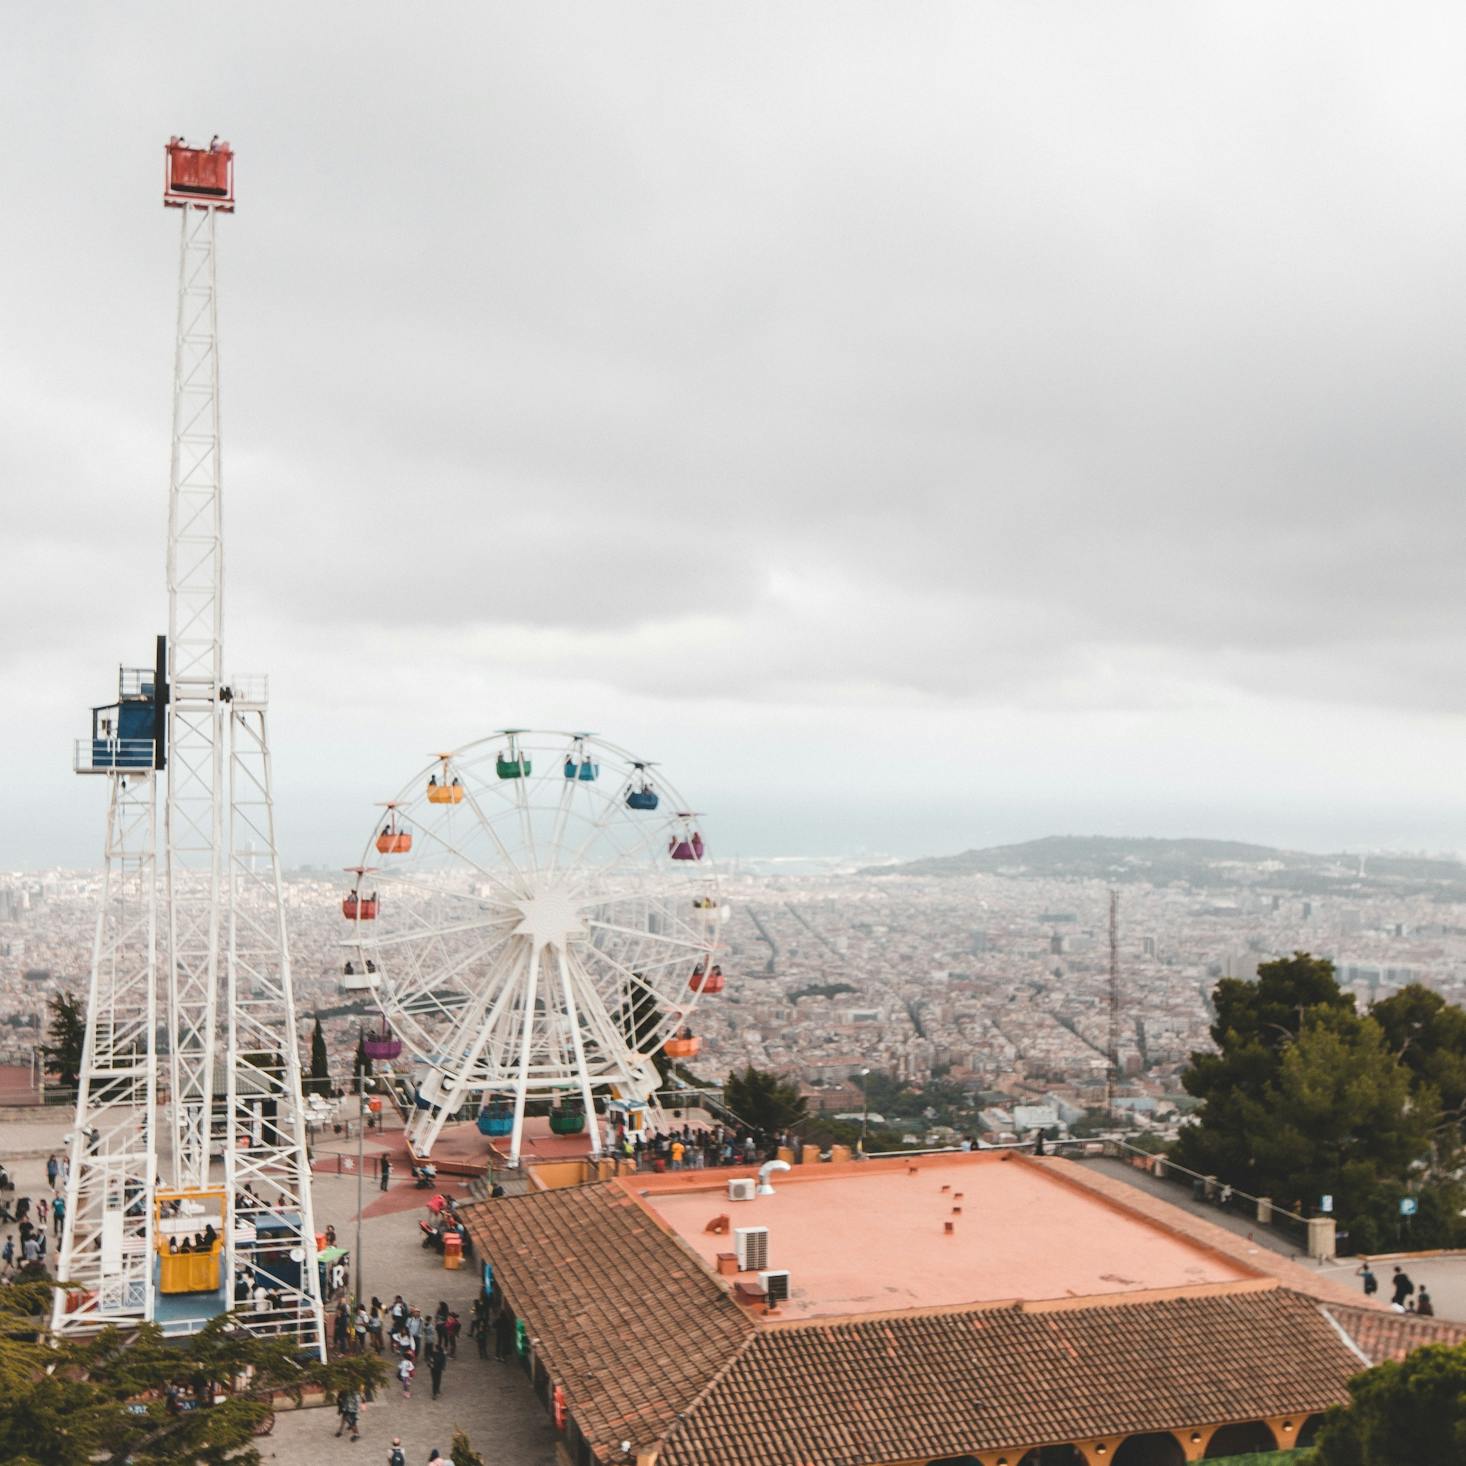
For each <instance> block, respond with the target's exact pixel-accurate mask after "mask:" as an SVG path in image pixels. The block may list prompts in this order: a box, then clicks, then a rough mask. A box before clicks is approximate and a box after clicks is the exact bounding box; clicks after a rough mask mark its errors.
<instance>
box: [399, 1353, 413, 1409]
mask: <svg viewBox="0 0 1466 1466" xmlns="http://www.w3.org/2000/svg"><path fill="white" fill-rule="evenodd" d="M416 1373H417V1369H416V1367H415V1366H414V1364H413V1362H412V1356H411V1355H410V1354H404V1355H403V1356H402V1358H401V1359H400V1360H399V1361H398V1363H397V1378H398V1379H400V1380H401V1381H402V1398H403V1399H404V1400H410V1399H412V1377H413V1375H414V1374H416Z"/></svg>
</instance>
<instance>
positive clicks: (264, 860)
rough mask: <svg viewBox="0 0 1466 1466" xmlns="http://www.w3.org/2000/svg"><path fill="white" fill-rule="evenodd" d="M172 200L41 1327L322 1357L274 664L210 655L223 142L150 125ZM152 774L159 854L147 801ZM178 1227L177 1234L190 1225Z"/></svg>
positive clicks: (220, 539) (218, 566) (107, 713)
mask: <svg viewBox="0 0 1466 1466" xmlns="http://www.w3.org/2000/svg"><path fill="white" fill-rule="evenodd" d="M163 203H164V205H165V206H166V207H168V208H174V209H177V210H179V218H180V246H179V267H178V315H177V335H176V344H175V354H174V373H173V442H172V466H171V473H170V476H169V493H168V555H167V582H168V635H167V637H166V638H164V637H159V638H158V641H157V649H156V653H155V657H154V661H153V665H152V666H151V667H144V668H136V667H123V668H122V669H121V670H120V672H119V677H118V692H117V701H116V702H114V703H109V704H106V705H103V706H101V707H96V708H94V709H93V710H92V731H91V736H90V737H89V738H84V739H81V740H79V741H78V743H77V747H76V757H75V764H74V767H75V769H76V771H77V772H78V773H82V774H93V775H99V776H102V777H105V778H106V779H107V782H108V786H109V791H110V794H109V801H108V813H107V837H106V845H105V862H104V871H103V877H102V890H101V898H100V905H99V910H98V915H97V926H96V933H95V938H94V945H93V957H92V972H91V981H90V986H89V992H88V1004H87V1026H86V1043H85V1048H84V1051H83V1056H82V1064H81V1072H80V1076H79V1085H78V1095H77V1109H76V1125H75V1128H74V1130H73V1132H72V1135H71V1140H70V1160H71V1167H70V1176H69V1179H68V1183H67V1191H66V1219H65V1228H64V1232H63V1235H62V1243H61V1253H60V1257H59V1259H58V1266H57V1276H58V1277H59V1278H60V1279H62V1280H63V1281H67V1282H70V1283H73V1284H75V1285H78V1286H77V1287H76V1288H75V1289H74V1290H73V1291H71V1292H69V1293H66V1294H59V1293H58V1295H57V1299H56V1304H55V1311H54V1315H53V1320H52V1323H53V1328H54V1329H55V1330H56V1331H57V1332H58V1333H88V1332H92V1331H95V1330H96V1329H98V1328H102V1327H105V1326H107V1325H118V1326H121V1327H128V1326H132V1325H137V1324H141V1323H145V1322H157V1323H158V1324H160V1325H161V1326H162V1327H163V1329H164V1331H165V1332H166V1333H170V1334H187V1333H192V1332H196V1331H197V1330H198V1329H200V1328H202V1327H203V1326H204V1324H205V1323H206V1322H207V1321H208V1320H209V1319H210V1318H212V1317H214V1316H216V1315H218V1314H220V1313H224V1312H230V1313H232V1314H233V1315H234V1320H235V1322H236V1324H237V1325H239V1326H241V1327H244V1328H247V1329H249V1330H250V1331H251V1332H256V1333H267V1334H274V1335H282V1336H293V1337H294V1338H296V1339H297V1340H298V1341H299V1344H300V1346H301V1349H302V1350H303V1351H308V1352H310V1353H314V1354H317V1355H319V1356H321V1357H324V1352H325V1327H324V1320H323V1316H322V1309H321V1296H320V1284H319V1278H318V1274H317V1266H316V1247H315V1227H314V1223H313V1219H312V1215H311V1196H310V1169H309V1164H308V1162H307V1158H306V1137H305V1115H304V1106H303V1104H302V1101H301V1084H300V1057H299V1050H298V1046H297V1042H296V1023H295V1001H294V996H293V993H292V989H291V978H290V957H289V949H288V945H287V942H286V935H285V922H284V908H283V903H282V900H281V887H280V864H279V857H278V853H277V851H276V846H275V831H274V805H273V800H272V796H271V769H270V749H269V739H268V735H267V731H266V715H267V708H268V702H269V685H268V679H267V678H265V677H263V676H258V675H254V676H237V675H236V676H226V675H225V662H224V530H223V514H222V507H223V506H222V474H221V455H220V436H219V351H218V297H217V291H216V274H215V235H216V228H217V223H218V219H219V216H220V215H221V214H232V213H233V212H234V153H233V150H232V149H231V148H230V147H229V145H228V144H227V143H221V142H219V141H218V139H215V141H214V142H213V143H211V144H210V145H209V146H208V147H207V148H192V147H189V146H188V145H187V144H186V143H184V142H183V140H182V139H181V138H173V139H171V140H170V141H169V143H168V145H167V147H166V149H165V174H164V189H163ZM160 784H161V786H162V803H163V826H162V842H161V845H162V851H161V856H162V870H161V872H160V871H159V869H158V862H159V841H158V828H157V807H158V795H159V786H160ZM185 1240H186V1241H187V1243H188V1244H189V1245H188V1246H187V1248H185V1247H184V1245H183V1244H184V1242H185Z"/></svg>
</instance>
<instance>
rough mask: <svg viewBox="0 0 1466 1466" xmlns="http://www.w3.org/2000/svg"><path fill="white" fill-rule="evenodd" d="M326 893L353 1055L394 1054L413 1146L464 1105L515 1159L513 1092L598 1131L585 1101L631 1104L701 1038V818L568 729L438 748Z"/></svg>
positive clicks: (652, 769)
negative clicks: (367, 1005) (342, 888)
mask: <svg viewBox="0 0 1466 1466" xmlns="http://www.w3.org/2000/svg"><path fill="white" fill-rule="evenodd" d="M350 874H351V875H352V876H353V878H354V881H353V885H352V888H351V890H350V892H349V893H348V894H347V895H346V897H345V899H344V900H343V903H342V914H343V917H344V919H345V921H346V922H347V931H346V939H345V940H346V944H347V950H348V953H349V966H348V972H350V973H351V974H353V975H354V976H356V977H357V978H358V979H361V978H362V976H363V975H365V979H366V981H365V985H367V986H369V987H370V988H371V990H372V991H373V992H374V994H375V998H376V1002H377V1004H378V1006H379V1007H380V1009H381V1013H382V1026H381V1029H380V1032H378V1033H377V1034H375V1035H373V1036H371V1037H368V1038H366V1039H365V1040H364V1046H365V1052H366V1055H367V1056H368V1057H369V1058H373V1059H374V1060H382V1061H394V1060H397V1059H406V1060H407V1061H408V1062H409V1064H410V1073H411V1077H412V1082H411V1085H410V1088H409V1103H410V1106H411V1108H410V1113H409V1118H408V1121H407V1141H408V1145H409V1147H410V1149H411V1151H412V1153H413V1154H414V1155H415V1156H416V1157H418V1158H419V1159H427V1158H428V1157H430V1155H431V1153H432V1149H433V1146H434V1144H435V1142H436V1141H437V1139H438V1136H439V1134H440V1132H441V1131H442V1128H443V1126H444V1124H445V1123H446V1122H447V1121H448V1120H449V1119H450V1118H452V1117H454V1116H456V1115H458V1114H459V1113H460V1112H462V1111H463V1110H464V1107H465V1106H469V1107H471V1108H472V1109H474V1110H476V1111H477V1118H478V1126H479V1129H480V1130H481V1131H482V1132H483V1133H484V1134H486V1135H488V1136H490V1137H496V1138H499V1139H501V1141H502V1143H503V1145H504V1147H505V1149H507V1153H508V1160H509V1163H510V1164H511V1165H517V1164H519V1162H520V1159H521V1155H522V1151H523V1142H524V1136H525V1118H526V1109H527V1107H528V1106H535V1108H537V1109H541V1110H543V1108H544V1105H545V1102H549V1106H550V1109H549V1118H550V1125H551V1128H552V1129H554V1130H556V1131H559V1132H560V1133H566V1132H576V1131H580V1130H582V1129H583V1130H585V1131H586V1132H587V1138H588V1141H589V1148H590V1152H591V1154H592V1155H599V1154H600V1152H601V1147H602V1133H601V1127H600V1125H599V1124H598V1123H597V1120H596V1100H597V1098H598V1097H599V1098H600V1099H601V1100H602V1104H603V1106H605V1107H607V1108H608V1109H614V1108H615V1107H617V1106H621V1107H626V1106H644V1105H645V1104H646V1103H647V1102H648V1101H650V1100H652V1097H653V1096H654V1094H655V1093H656V1091H657V1090H658V1089H659V1087H660V1080H659V1071H658V1067H657V1060H656V1056H657V1055H658V1052H659V1051H661V1052H662V1053H663V1054H664V1055H665V1058H666V1059H668V1060H673V1061H679V1062H680V1061H686V1060H688V1059H692V1058H694V1057H695V1056H696V1055H697V1053H698V1052H699V1050H700V1047H701V1038H700V1037H699V1036H698V1035H697V1034H695V1033H694V1032H693V1014H694V1010H695V1008H696V1007H697V1004H698V1003H699V1001H700V1000H701V999H703V998H704V997H708V996H711V995H713V994H716V993H717V992H719V991H721V990H722V987H723V974H722V969H721V966H720V963H719V952H720V940H719V934H720V931H721V928H722V924H723V921H724V919H725V917H726V914H727V913H726V909H725V908H724V907H723V905H722V902H721V898H720V895H719V891H718V883H717V879H716V876H715V874H714V871H713V868H712V864H711V861H710V859H709V858H708V855H707V849H706V844H705V840H704V836H703V831H702V822H701V816H700V815H699V814H698V813H697V812H696V811H694V810H693V809H692V808H691V807H690V806H689V805H688V804H687V802H686V801H685V800H684V799H683V797H682V796H681V794H680V793H679V792H678V791H677V789H676V788H675V787H674V786H673V785H672V784H671V782H670V781H669V780H668V779H667V777H666V776H665V774H664V773H663V771H662V770H661V769H660V768H658V767H657V766H655V765H653V764H652V763H650V762H649V761H647V760H645V759H642V758H639V757H637V756H635V755H633V754H631V753H629V752H628V751H627V750H625V749H623V748H620V747H618V746H617V745H615V744H612V743H609V742H607V741H605V740H604V739H601V738H599V737H596V736H594V735H591V734H589V733H581V732H574V731H569V732H534V731H529V730H525V729H503V730H500V731H499V732H497V733H495V734H493V735H491V736H490V737H487V738H484V739H482V740H480V741H478V742H476V743H471V744H468V745H467V746H466V747H463V748H460V749H458V750H457V751H456V752H454V753H447V754H440V755H438V756H437V757H436V758H434V759H433V761H432V762H431V763H430V764H428V765H427V766H426V767H425V768H423V769H422V770H421V771H419V772H418V773H416V774H414V776H413V777H412V778H411V779H410V780H408V782H407V783H406V784H405V785H403V786H402V788H401V789H400V790H399V791H398V792H397V794H396V795H395V796H394V797H393V798H392V799H390V800H388V801H387V802H386V803H385V805H384V806H383V807H381V812H380V814H379V815H378V817H377V818H376V819H375V821H374V824H373V826H372V831H371V834H370V836H369V838H368V840H367V844H366V849H365V852H364V854H363V856H362V858H361V860H360V862H359V863H358V864H357V865H356V866H354V867H351V868H350Z"/></svg>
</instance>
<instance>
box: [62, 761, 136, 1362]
mask: <svg viewBox="0 0 1466 1466" xmlns="http://www.w3.org/2000/svg"><path fill="white" fill-rule="evenodd" d="M114 763H115V759H114ZM109 782H110V784H111V799H110V801H109V804H108V810H107V845H106V855H105V863H104V868H103V874H102V894H101V903H100V908H99V910H98V912H97V929H96V936H95V939H94V942H93V948H92V972H91V982H90V986H89V988H88V993H87V1030H86V1043H85V1046H84V1048H83V1051H82V1063H81V1072H80V1075H79V1088H78V1093H77V1104H76V1124H75V1127H74V1128H73V1131H72V1136H71V1146H70V1152H69V1154H70V1162H71V1165H70V1174H69V1176H68V1179H67V1186H66V1222H65V1227H64V1230H63V1232H62V1238H61V1253H60V1257H59V1259H58V1264H57V1276H58V1277H61V1278H66V1279H69V1280H70V1281H72V1282H74V1283H77V1284H79V1285H80V1289H79V1290H78V1291H75V1292H72V1293H69V1294H61V1293H58V1294H57V1295H56V1302H55V1312H54V1317H53V1324H54V1327H55V1328H56V1330H57V1331H58V1332H60V1333H84V1332H93V1331H95V1330H96V1329H97V1328H99V1327H101V1326H103V1325H105V1324H117V1325H119V1326H123V1327H126V1326H128V1325H131V1324H140V1323H144V1322H146V1321H147V1320H149V1319H150V1318H151V1317H152V1314H153V1178H154V1176H155V1175H156V1169H157V1155H156V1135H155V1116H156V1109H157V1050H156V1033H157V1016H158V1015H157V981H156V976H157V962H156V953H157V886H158V883H157V867H156V850H157V841H156V831H155V808H156V803H157V801H156V782H155V780H154V777H153V774H152V772H151V771H150V770H141V771H137V772H132V773H127V774H123V773H120V772H117V771H113V772H112V773H111V777H110V781H109ZM41 1225H42V1226H44V1225H45V1218H44V1217H42V1218H41Z"/></svg>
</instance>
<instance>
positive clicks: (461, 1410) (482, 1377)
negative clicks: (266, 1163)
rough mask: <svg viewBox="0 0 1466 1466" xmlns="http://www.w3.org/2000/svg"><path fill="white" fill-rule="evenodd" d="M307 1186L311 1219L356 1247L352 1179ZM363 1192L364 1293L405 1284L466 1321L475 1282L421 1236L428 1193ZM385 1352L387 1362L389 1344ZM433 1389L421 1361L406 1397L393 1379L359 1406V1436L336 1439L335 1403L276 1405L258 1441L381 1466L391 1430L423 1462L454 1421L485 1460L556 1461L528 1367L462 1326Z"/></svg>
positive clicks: (278, 1449) (520, 1465) (313, 1457)
mask: <svg viewBox="0 0 1466 1466" xmlns="http://www.w3.org/2000/svg"><path fill="white" fill-rule="evenodd" d="M312 1194H313V1196H314V1198H315V1207H316V1225H317V1226H318V1227H322V1228H324V1227H325V1225H326V1223H327V1222H330V1223H331V1224H332V1225H334V1226H335V1228H336V1233H337V1241H338V1242H339V1243H340V1244H341V1245H342V1246H343V1247H351V1248H354V1247H355V1245H356V1181H355V1180H354V1179H349V1178H346V1177H338V1176H319V1175H318V1176H317V1177H316V1181H315V1186H314V1188H313V1192H312ZM365 1196H366V1199H367V1202H368V1205H367V1207H366V1209H365V1214H364V1218H363V1222H362V1252H363V1257H362V1262H363V1264H364V1268H365V1277H364V1282H365V1288H366V1292H367V1295H368V1296H370V1295H371V1294H373V1293H375V1294H376V1295H377V1296H378V1297H379V1298H381V1299H382V1301H383V1302H384V1303H390V1302H391V1301H392V1295H393V1294H394V1293H401V1294H402V1296H403V1297H404V1298H405V1299H406V1300H407V1301H408V1302H409V1303H414V1304H416V1305H417V1306H418V1307H419V1308H421V1309H422V1310H423V1311H424V1312H431V1311H432V1310H433V1309H435V1308H436V1307H437V1306H438V1301H439V1300H440V1299H443V1300H445V1301H446V1302H447V1303H448V1305H449V1306H450V1307H452V1308H456V1309H457V1310H458V1313H459V1316H460V1317H461V1318H462V1319H463V1321H464V1329H465V1330H466V1329H467V1327H468V1320H469V1317H470V1315H471V1312H472V1308H473V1299H474V1297H475V1295H476V1292H477V1283H476V1274H475V1273H474V1272H473V1271H472V1270H471V1269H470V1268H468V1267H465V1268H463V1269H462V1270H460V1271H458V1272H449V1271H448V1270H447V1269H446V1268H444V1267H443V1260H442V1257H441V1256H440V1255H439V1254H438V1253H436V1252H433V1251H431V1250H424V1248H423V1247H422V1246H421V1245H420V1243H419V1240H418V1238H419V1233H418V1227H417V1223H418V1218H419V1217H420V1216H426V1215H427V1213H426V1211H424V1210H423V1209H422V1206H421V1203H422V1201H423V1200H425V1198H426V1193H425V1192H421V1191H417V1192H414V1191H413V1188H412V1183H411V1182H410V1181H405V1182H396V1181H394V1182H393V1183H392V1186H391V1189H390V1190H389V1192H388V1194H387V1198H386V1201H387V1204H388V1206H389V1207H390V1208H391V1209H390V1210H379V1208H381V1207H382V1203H383V1198H382V1196H381V1195H380V1193H378V1192H376V1191H375V1189H374V1187H373V1188H369V1189H367V1190H366V1191H365ZM374 1212H376V1214H375V1215H374V1214H373V1213H374ZM382 1357H383V1358H384V1359H385V1360H387V1361H388V1362H389V1364H390V1363H391V1362H392V1361H391V1356H390V1354H384V1355H383V1356H382ZM431 1396H432V1380H431V1379H430V1378H429V1376H428V1371H427V1368H426V1367H425V1366H420V1367H419V1369H418V1374H417V1378H416V1380H415V1381H414V1382H413V1386H412V1398H411V1399H410V1400H404V1399H403V1398H402V1391H401V1389H400V1388H399V1387H398V1386H397V1384H396V1382H395V1380H394V1381H393V1382H392V1383H391V1384H389V1385H388V1386H387V1387H386V1388H385V1389H384V1390H383V1391H382V1393H381V1394H379V1395H378V1397H377V1399H376V1400H375V1401H374V1402H373V1403H372V1404H370V1405H368V1406H367V1408H366V1410H365V1411H364V1412H363V1414H362V1418H361V1440H360V1442H358V1443H357V1444H356V1445H355V1446H351V1445H350V1444H349V1442H348V1441H347V1440H346V1439H345V1438H344V1437H343V1438H342V1439H341V1440H340V1441H338V1440H336V1439H335V1430H336V1426H337V1423H338V1422H337V1417H336V1413H335V1411H334V1410H330V1409H325V1410H301V1411H298V1412H292V1413H289V1414H282V1415H281V1416H279V1417H278V1420H277V1422H276V1425H275V1432H274V1435H273V1436H271V1437H270V1439H269V1440H268V1441H265V1442H262V1443H261V1444H262V1445H263V1446H264V1447H265V1459H266V1460H271V1459H273V1460H277V1461H280V1462H284V1463H290V1466H295V1463H299V1466H307V1463H311V1466H314V1463H316V1462H319V1461H323V1460H325V1461H335V1460H337V1459H340V1460H352V1459H355V1458H357V1457H358V1456H359V1457H360V1458H361V1460H363V1461H369V1462H371V1463H372V1466H379V1463H380V1462H382V1461H385V1460H386V1458H387V1452H388V1450H389V1448H390V1446H391V1444H392V1437H393V1436H394V1435H400V1436H401V1437H402V1448H403V1450H404V1451H405V1452H406V1453H407V1459H408V1462H409V1463H410V1466H424V1463H425V1462H426V1461H427V1459H428V1454H429V1452H430V1451H431V1450H432V1449H433V1448H434V1447H437V1449H438V1450H440V1451H442V1452H443V1454H444V1455H445V1456H446V1455H447V1454H448V1447H449V1443H450V1440H451V1438H452V1435H453V1430H454V1427H455V1426H457V1427H461V1428H462V1429H463V1430H464V1431H465V1432H467V1434H468V1436H469V1439H470V1440H472V1441H473V1444H474V1446H475V1448H476V1449H477V1450H478V1452H479V1454H480V1455H482V1456H483V1458H484V1460H485V1461H486V1462H488V1463H489V1466H551V1463H552V1462H553V1461H554V1456H555V1450H554V1430H553V1429H552V1427H551V1424H550V1420H549V1415H548V1412H547V1411H546V1410H545V1408H544V1406H542V1405H541V1404H540V1402H539V1400H538V1399H536V1398H535V1395H534V1392H533V1390H531V1388H530V1383H529V1379H528V1377H527V1376H526V1375H525V1373H524V1371H523V1370H522V1369H521V1368H519V1367H518V1365H508V1364H499V1363H497V1362H496V1361H495V1360H494V1358H493V1356H492V1353H491V1354H490V1357H489V1358H488V1359H487V1360H483V1359H480V1358H479V1357H478V1349H477V1346H476V1344H475V1343H474V1341H473V1340H472V1339H470V1338H468V1337H467V1335H466V1333H465V1335H464V1336H463V1337H461V1338H460V1340H459V1345H458V1358H457V1359H450V1360H449V1361H448V1368H447V1370H446V1372H445V1373H444V1375H443V1393H442V1396H441V1398H439V1399H437V1400H433V1399H432V1398H431Z"/></svg>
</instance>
